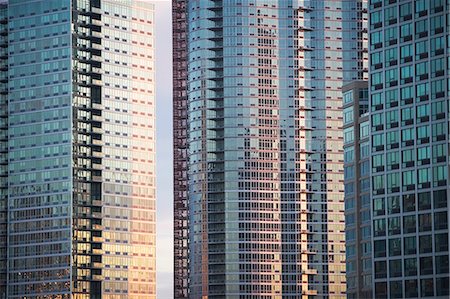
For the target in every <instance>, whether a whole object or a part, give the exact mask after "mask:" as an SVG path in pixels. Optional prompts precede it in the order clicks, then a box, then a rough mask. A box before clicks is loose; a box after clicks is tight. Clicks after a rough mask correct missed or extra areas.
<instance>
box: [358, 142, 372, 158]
mask: <svg viewBox="0 0 450 299" xmlns="http://www.w3.org/2000/svg"><path fill="white" fill-rule="evenodd" d="M359 149H360V156H361V157H360V158H361V159H364V158H367V157H369V156H370V144H369V142H364V143H361V145H360V148H359Z"/></svg>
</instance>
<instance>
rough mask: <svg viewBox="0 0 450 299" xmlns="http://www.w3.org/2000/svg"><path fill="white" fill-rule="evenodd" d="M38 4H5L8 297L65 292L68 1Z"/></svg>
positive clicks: (66, 295)
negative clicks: (6, 25)
mask: <svg viewBox="0 0 450 299" xmlns="http://www.w3.org/2000/svg"><path fill="white" fill-rule="evenodd" d="M41 2H42V3H43V1H41ZM42 3H33V4H31V3H30V5H26V7H27V9H24V5H23V1H9V7H8V15H9V20H8V30H9V35H8V41H9V44H8V51H9V58H8V64H9V70H8V80H9V81H8V90H9V95H8V114H9V130H8V139H9V165H8V186H9V188H8V246H9V248H8V249H9V250H8V263H9V270H8V298H23V297H24V296H26V297H30V298H32V297H33V296H36V295H38V294H42V293H47V294H60V296H61V298H69V291H70V289H69V288H70V255H71V198H72V191H71V190H72V173H71V63H70V62H71V60H70V46H71V45H70V40H71V29H70V8H71V6H70V1H68V0H66V1H53V2H49V4H48V5H38V4H42Z"/></svg>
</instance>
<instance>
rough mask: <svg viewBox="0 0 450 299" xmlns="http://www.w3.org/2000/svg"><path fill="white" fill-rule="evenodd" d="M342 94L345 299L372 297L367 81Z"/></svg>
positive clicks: (352, 86)
mask: <svg viewBox="0 0 450 299" xmlns="http://www.w3.org/2000/svg"><path fill="white" fill-rule="evenodd" d="M342 92H343V129H344V189H345V198H344V200H345V225H346V227H345V242H346V272H347V298H370V297H372V250H371V248H372V234H371V217H370V210H371V209H370V207H371V205H370V156H371V152H370V118H369V95H368V84H367V81H355V82H352V83H350V84H348V85H345V86H344V87H343V89H342Z"/></svg>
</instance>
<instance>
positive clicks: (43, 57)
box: [0, 0, 156, 299]
mask: <svg viewBox="0 0 450 299" xmlns="http://www.w3.org/2000/svg"><path fill="white" fill-rule="evenodd" d="M5 10H6V12H5V13H6V15H7V16H8V19H7V20H5V21H4V22H3V21H1V22H0V23H1V24H7V25H6V26H7V50H8V54H9V55H8V57H7V64H6V65H7V73H6V74H7V76H6V79H7V80H6V81H7V90H6V96H7V103H5V105H4V106H5V107H7V110H6V111H8V115H7V124H8V126H7V135H8V140H7V143H6V144H7V147H8V161H7V162H8V163H7V166H6V169H7V176H2V178H5V181H6V182H7V184H8V189H7V205H6V211H5V213H6V214H7V223H6V226H5V227H6V237H7V242H8V246H7V250H6V252H7V276H6V283H5V285H6V296H7V298H24V297H26V298H44V297H45V298H50V297H51V298H77V299H82V298H154V297H155V296H156V286H155V134H154V133H155V120H154V113H155V110H154V105H155V95H154V59H153V55H154V53H153V43H154V41H153V6H152V5H150V4H146V3H141V2H138V1H112V0H102V1H99V0H88V1H80V0H78V1H77V0H63V1H42V0H26V1H23V0H21V1H19V0H10V1H9V3H8V6H7V8H6V9H5ZM2 26H3V25H2ZM2 36H3V34H2ZM2 48H3V46H2ZM2 57H3V56H2ZM2 70H3V69H2ZM2 82H4V81H2ZM3 94H4V93H2V95H3ZM2 107H3V106H2ZM3 119H4V118H2V120H3ZM2 140H3V139H2ZM2 169H3V168H2ZM2 207H3V206H2ZM0 287H1V285H0Z"/></svg>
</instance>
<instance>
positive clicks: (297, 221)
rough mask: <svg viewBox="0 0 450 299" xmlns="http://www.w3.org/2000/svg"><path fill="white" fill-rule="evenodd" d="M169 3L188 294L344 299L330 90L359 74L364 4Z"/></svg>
mask: <svg viewBox="0 0 450 299" xmlns="http://www.w3.org/2000/svg"><path fill="white" fill-rule="evenodd" d="M173 3H174V7H175V5H177V6H176V7H177V8H176V9H177V13H179V14H180V15H178V16H180V18H181V16H182V15H183V13H184V14H186V15H183V18H185V20H186V21H185V22H186V25H185V26H186V29H185V32H186V35H183V34H180V32H179V30H183V27H182V26H183V25H182V24H178V25H179V26H174V39H175V42H174V47H175V48H174V53H175V55H176V56H175V57H174V59H180V60H183V61H184V62H185V63H186V66H181V69H180V64H178V65H175V69H174V75H175V76H182V78H183V79H185V80H186V81H187V82H186V92H187V94H186V98H185V101H186V104H187V105H186V108H184V109H186V119H187V124H186V127H182V126H181V127H177V126H178V125H179V123H177V122H178V121H179V120H180V119H182V118H183V117H184V115H182V114H180V115H179V116H178V115H175V122H174V127H175V131H174V132H175V134H176V135H175V136H174V138H175V139H176V143H175V146H176V148H175V151H176V152H179V153H181V152H182V150H183V149H184V147H186V146H187V156H186V157H182V156H179V159H180V160H179V162H180V163H181V162H184V163H186V167H187V168H182V167H180V164H177V162H176V163H175V167H176V168H175V169H174V171H175V184H178V181H177V180H185V182H186V184H185V186H188V187H187V188H188V190H187V196H186V197H184V195H183V194H181V193H179V192H176V193H175V202H176V203H179V204H180V207H181V209H186V207H187V215H188V219H187V221H188V229H187V231H188V237H187V236H186V237H184V238H185V241H184V242H185V243H184V244H187V243H188V244H189V245H188V246H189V250H188V251H183V252H185V253H186V254H187V257H188V263H189V280H188V283H189V292H190V296H192V297H193V298H201V297H202V296H205V297H206V296H208V297H210V298H216V297H223V296H230V297H232V296H242V297H244V298H245V296H262V297H264V296H271V297H272V298H281V297H283V298H298V297H299V295H301V296H305V297H308V296H313V295H318V296H328V295H330V296H335V297H343V296H345V291H346V290H345V238H344V213H343V212H344V196H343V195H344V190H343V179H344V177H343V150H342V146H343V137H342V130H341V129H342V86H343V85H344V83H347V82H350V81H354V80H358V79H366V77H367V76H366V74H365V71H366V69H365V63H366V60H367V52H366V43H367V40H366V33H365V31H364V28H365V25H364V22H365V21H366V13H367V7H366V2H365V1H354V0H353V1H345V0H343V1H260V0H247V1H237V0H236V1H218V0H210V1H203V0H202V1H199V0H191V1H185V3H183V5H185V6H180V5H181V4H180V1H174V2H173ZM180 9H181V11H180ZM174 21H175V20H174ZM177 21H178V20H177ZM177 21H175V22H177ZM181 22H182V21H181ZM184 40H185V41H186V45H185V47H184V49H185V51H187V54H186V55H182V53H181V51H182V50H180V49H179V48H178V47H183V46H184V44H183V41H184ZM180 63H181V61H180ZM177 79H179V78H175V80H177ZM180 82H181V81H180ZM179 92H180V85H176V86H175V90H174V94H175V96H176V98H175V100H176V101H180V102H179V103H180V105H181V103H182V101H183V100H184V99H182V97H181V94H180V93H179ZM176 108H177V107H176ZM177 109H179V108H177ZM177 113H178V112H177ZM177 128H178V129H181V130H178V129H177ZM183 130H186V134H185V135H183V134H184V132H185V131H183ZM177 134H178V135H177ZM179 139H181V140H179ZM183 142H185V143H183ZM186 170H187V175H186V176H184V174H183V172H184V171H186ZM175 191H177V189H176V190H175ZM183 211H184V210H183ZM175 215H177V211H175ZM179 215H182V213H180V214H179ZM184 223H186V222H175V234H176V235H175V238H183V237H182V236H184V235H182V233H181V232H185V231H186V230H185V228H184V227H183V225H184ZM176 240H177V239H176ZM179 244H181V241H180V243H176V244H175V246H176V247H175V257H174V258H175V260H177V259H186V255H185V254H180V253H181V251H179V250H177V249H179V248H180V247H179V246H180V245H179ZM177 246H178V247H177ZM175 265H176V267H181V266H180V265H185V264H182V263H181V262H177V261H175ZM177 265H178V266H177ZM178 270H180V273H181V271H182V269H181V268H178ZM178 270H177V268H176V273H179V272H178ZM183 273H186V272H183ZM183 287H184V285H182V284H181V282H179V283H178V285H175V292H176V293H177V288H183Z"/></svg>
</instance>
